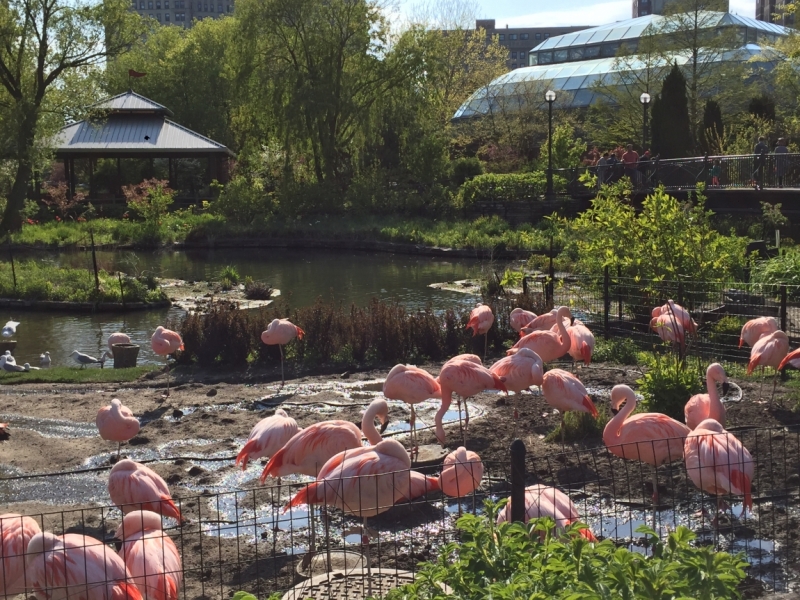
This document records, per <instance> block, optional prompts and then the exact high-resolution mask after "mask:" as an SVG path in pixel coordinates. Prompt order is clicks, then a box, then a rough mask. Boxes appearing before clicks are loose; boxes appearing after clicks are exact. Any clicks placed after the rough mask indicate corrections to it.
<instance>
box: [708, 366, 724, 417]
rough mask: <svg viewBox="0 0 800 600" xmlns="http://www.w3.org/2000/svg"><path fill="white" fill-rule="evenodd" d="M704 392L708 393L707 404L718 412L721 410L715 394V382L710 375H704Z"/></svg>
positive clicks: (720, 403)
mask: <svg viewBox="0 0 800 600" xmlns="http://www.w3.org/2000/svg"><path fill="white" fill-rule="evenodd" d="M706 391H707V392H708V399H709V404H711V405H712V406H713V407H714V409H716V410H717V411H718V412H719V411H721V409H722V401H721V400H720V399H719V393H718V392H717V382H716V380H715V379H714V377H713V375H712V374H711V373H706Z"/></svg>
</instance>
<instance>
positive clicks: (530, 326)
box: [518, 308, 558, 335]
mask: <svg viewBox="0 0 800 600" xmlns="http://www.w3.org/2000/svg"><path fill="white" fill-rule="evenodd" d="M557 322H558V309H557V308H554V309H553V310H551V311H550V312H546V313H543V314H541V315H539V316H538V317H534V318H533V319H531V320H530V321H528V322H527V323H525V324H523V326H522V327H520V328H519V329H518V331H519V332H520V335H522V334H523V333H524V334H526V335H527V334H529V333H531V332H533V331H547V330H548V329H552V327H553V326H554V325H555V324H556V323H557Z"/></svg>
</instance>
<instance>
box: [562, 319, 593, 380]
mask: <svg viewBox="0 0 800 600" xmlns="http://www.w3.org/2000/svg"><path fill="white" fill-rule="evenodd" d="M567 335H568V336H569V355H570V357H571V358H572V364H573V365H574V364H575V361H578V360H582V361H583V364H584V366H586V367H588V366H589V363H591V362H592V352H594V334H593V333H592V332H591V331H590V330H589V328H588V327H586V325H584V324H583V323H581V322H580V321H578V320H577V319H576V320H575V322H574V323H573V324H572V325H570V326H569V327H567ZM574 370H575V369H574V367H573V371H574Z"/></svg>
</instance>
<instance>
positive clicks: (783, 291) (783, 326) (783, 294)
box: [781, 285, 786, 331]
mask: <svg viewBox="0 0 800 600" xmlns="http://www.w3.org/2000/svg"><path fill="white" fill-rule="evenodd" d="M781 331H786V286H785V285H782V286H781Z"/></svg>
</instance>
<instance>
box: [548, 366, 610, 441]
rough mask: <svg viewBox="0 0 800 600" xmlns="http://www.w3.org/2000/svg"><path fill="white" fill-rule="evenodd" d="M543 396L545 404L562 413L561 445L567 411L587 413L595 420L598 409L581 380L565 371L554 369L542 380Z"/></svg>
mask: <svg viewBox="0 0 800 600" xmlns="http://www.w3.org/2000/svg"><path fill="white" fill-rule="evenodd" d="M542 394H544V399H545V402H547V403H548V404H549V405H550V406H552V407H553V408H556V409H558V412H560V413H561V445H562V446H563V445H564V435H565V430H566V427H565V426H564V416H565V414H566V413H567V411H570V410H572V411H575V412H587V413H589V414H590V415H592V416H593V417H594V418H595V419H596V418H597V408H596V407H595V405H594V402H592V399H591V398H589V394H588V393H587V391H586V388H585V387H584V386H583V384H582V383H581V381H580V379H578V378H577V377H575V375H573V374H572V373H569V372H567V371H564V370H563V369H552V370H550V371H548V372H547V373H545V374H544V377H543V378H542Z"/></svg>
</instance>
